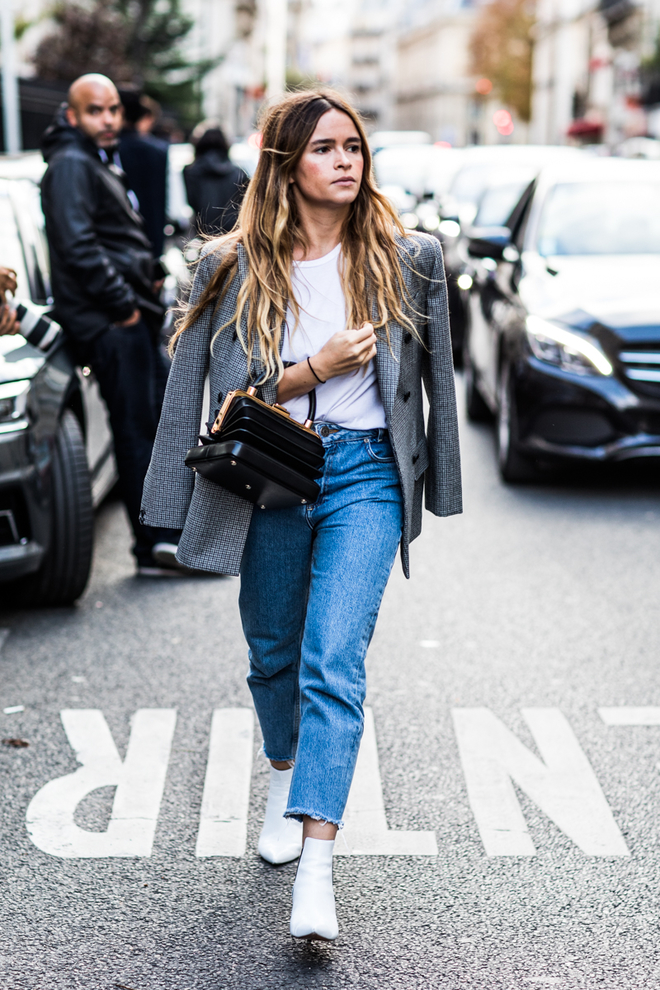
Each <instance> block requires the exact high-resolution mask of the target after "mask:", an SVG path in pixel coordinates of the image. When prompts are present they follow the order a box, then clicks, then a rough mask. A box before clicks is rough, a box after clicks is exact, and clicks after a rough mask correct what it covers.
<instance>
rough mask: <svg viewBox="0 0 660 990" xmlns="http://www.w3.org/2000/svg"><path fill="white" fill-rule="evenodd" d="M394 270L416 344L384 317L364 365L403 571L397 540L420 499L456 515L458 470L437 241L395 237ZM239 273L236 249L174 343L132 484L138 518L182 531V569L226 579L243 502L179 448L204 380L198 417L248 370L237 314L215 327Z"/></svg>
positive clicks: (412, 527)
mask: <svg viewBox="0 0 660 990" xmlns="http://www.w3.org/2000/svg"><path fill="white" fill-rule="evenodd" d="M398 243H399V250H400V251H401V258H402V270H403V274H404V279H405V282H406V288H407V290H408V292H409V293H410V297H411V299H412V302H413V303H414V308H415V310H416V311H417V312H418V313H421V314H424V317H423V318H420V319H419V323H418V329H419V332H420V335H421V337H422V339H423V340H424V343H425V346H424V347H423V346H422V345H421V344H419V343H418V342H417V340H415V338H414V337H413V336H412V335H411V334H410V333H408V332H407V331H406V330H405V328H403V327H401V326H399V325H398V324H396V323H392V324H390V347H388V345H387V343H386V342H385V341H383V340H379V341H378V345H377V355H376V369H377V375H378V386H379V389H380V394H381V399H382V402H383V406H384V408H385V414H386V417H387V424H388V428H389V432H390V441H391V443H392V447H393V450H394V456H395V458H396V463H397V467H398V470H399V478H400V481H401V488H402V491H403V503H404V525H403V534H402V537H401V561H402V564H403V570H404V573H405V575H406V577H408V576H409V564H408V559H409V558H408V547H409V544H410V542H411V540H414V539H415V537H416V536H418V535H419V533H420V531H421V528H422V498H423V493H424V489H425V503H426V508H427V509H429V510H430V511H431V512H433V513H434V514H435V515H437V516H449V515H453V514H454V513H457V512H461V511H462V506H461V473H460V459H459V448H458V425H457V421H456V397H455V392H454V369H453V365H452V353H451V340H450V336H449V315H448V311H447V285H446V281H445V273H444V264H443V260H442V250H441V248H440V242H439V241H438V240H437V239H436V238H434V237H430V236H425V235H416V236H414V237H409V238H400V239H399V241H398ZM218 264H219V258H218V254H217V253H214V252H213V251H209V252H208V253H207V254H206V255H205V256H204V257H203V258H202V259H201V261H200V262H199V265H198V268H197V272H196V274H195V279H194V283H193V289H192V293H191V303H194V302H195V300H196V299H198V298H199V296H200V294H201V291H202V289H203V287H204V286H205V285H206V284H207V282H208V280H209V278H210V276H211V275H212V273H213V272H214V271H215V269H216V267H217V265H218ZM246 274H247V259H246V254H245V251H244V250H243V248H242V245H240V244H239V246H238V277H237V278H235V279H234V280H233V282H232V284H231V286H230V288H229V290H228V292H227V295H226V296H225V298H224V300H223V302H222V305H221V306H220V307H219V309H218V310H217V312H215V313H213V307H212V306H209V307H208V308H207V310H206V311H205V312H204V313H203V314H202V316H201V317H200V318H199V319H198V320H197V321H196V322H195V323H194V325H193V326H191V327H190V328H189V329H188V330H186V332H185V333H184V334H182V335H181V337H180V338H179V341H178V345H177V349H176V354H175V357H174V362H173V364H172V369H171V371H170V376H169V381H168V383H167V391H166V393H165V400H164V403H163V410H162V414H161V418H160V424H159V427H158V433H157V436H156V441H155V443H154V449H153V454H152V458H151V464H150V467H149V471H148V472H147V477H146V479H145V482H144V493H143V497H142V514H141V518H142V521H143V522H145V523H146V524H148V525H150V526H164V527H167V528H171V529H182V530H183V532H182V534H181V539H180V542H179V549H178V553H177V559H178V560H180V561H181V563H182V564H185V565H186V566H187V567H194V568H198V569H200V570H204V571H214V572H216V573H218V574H238V573H239V568H240V563H241V556H242V554H243V547H244V545H245V540H246V537H247V532H248V528H249V525H250V518H251V516H252V505H251V503H250V502H246V501H244V500H243V499H241V498H239V497H238V496H237V495H233V494H232V493H231V492H228V491H226V489H224V488H220V487H219V486H218V485H215V484H214V483H213V482H211V481H207V480H206V479H205V478H202V477H200V476H199V475H197V474H193V472H192V471H190V470H189V469H188V468H187V467H186V466H185V464H184V456H185V454H186V451H187V450H188V448H189V447H194V446H196V444H197V442H198V440H197V434H198V432H199V424H200V419H201V412H202V408H201V407H202V398H203V392H204V382H205V379H206V375H207V374H208V375H209V382H210V394H211V404H210V409H209V411H208V413H209V415H208V417H207V418H211V416H212V414H213V411H214V410H215V409H216V408H217V407H218V406H219V405H220V404H221V402H222V399H223V398H224V396H226V394H227V393H228V392H230V391H231V390H232V389H244V388H246V387H247V386H248V385H249V384H250V382H251V381H255V380H256V379H257V378H258V377H259V374H260V368H259V366H258V364H257V362H256V361H255V362H254V364H253V367H252V368H251V369H250V371H248V367H247V360H246V357H245V351H244V350H243V347H242V345H241V342H240V340H239V339H238V332H240V333H241V334H242V336H243V339H244V340H245V339H246V333H247V327H246V319H245V318H244V319H243V321H242V325H241V327H240V330H239V331H237V328H236V326H235V325H234V324H232V325H230V326H227V327H226V329H225V330H223V331H222V333H220V334H219V336H218V337H217V338H216V340H215V343H214V345H213V353H212V354H211V350H210V340H211V338H212V336H213V335H214V333H215V331H216V330H217V329H218V328H219V327H221V326H222V325H223V324H224V323H227V321H228V320H230V319H231V317H232V315H233V313H234V312H235V309H236V297H237V294H238V289H239V286H240V284H241V282H242V281H243V279H244V278H245V277H246ZM422 380H423V382H424V387H425V389H426V393H427V396H428V400H429V416H428V426H427V427H426V428H425V424H424V410H423V403H422ZM276 394H277V384H276V382H275V381H273V380H270V381H267V382H266V383H265V384H264V385H263V386H262V388H261V396H262V398H263V399H264V401H265V402H274V401H275V400H276Z"/></svg>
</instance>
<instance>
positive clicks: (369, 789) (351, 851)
mask: <svg viewBox="0 0 660 990" xmlns="http://www.w3.org/2000/svg"><path fill="white" fill-rule="evenodd" d="M344 823H345V824H344V828H343V829H341V830H340V831H339V832H338V833H337V841H336V842H335V855H336V856H437V855H438V847H437V844H436V841H435V833H434V832H392V831H390V830H389V829H388V827H387V819H386V817H385V804H384V802H383V787H382V783H381V778H380V769H379V767H378V746H377V744H376V728H375V725H374V715H373V711H372V710H371V708H366V709H365V712H364V735H363V736H362V743H361V745H360V752H359V755H358V759H357V766H356V768H355V776H354V777H353V784H352V786H351V790H350V794H349V795H348V803H347V805H346V812H345V815H344Z"/></svg>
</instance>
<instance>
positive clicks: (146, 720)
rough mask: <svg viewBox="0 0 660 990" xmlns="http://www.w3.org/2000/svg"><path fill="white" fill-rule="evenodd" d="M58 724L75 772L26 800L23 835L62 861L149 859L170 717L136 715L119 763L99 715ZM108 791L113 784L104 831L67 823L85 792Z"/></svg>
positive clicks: (145, 711) (168, 712)
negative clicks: (70, 751)
mask: <svg viewBox="0 0 660 990" xmlns="http://www.w3.org/2000/svg"><path fill="white" fill-rule="evenodd" d="M61 718H62V724H63V725H64V731H65V732H66V734H67V737H68V739H69V742H70V743H71V746H72V748H73V749H74V751H75V754H76V759H77V760H78V762H79V763H81V764H82V766H81V767H79V768H78V769H77V770H76V771H75V772H74V773H70V774H67V775H66V776H64V777H58V778H57V779H56V780H51V781H49V782H48V783H47V784H45V785H44V787H42V788H41V790H40V791H38V792H37V794H35V796H34V797H33V799H32V801H31V802H30V805H29V807H28V810H27V815H26V818H27V830H28V832H29V834H30V837H31V839H32V841H33V842H34V844H35V846H37V848H39V849H41V850H42V851H43V852H46V853H48V854H49V855H51V856H61V857H63V858H66V859H79V858H80V859H91V858H96V857H105V856H150V855H151V849H152V846H153V840H154V834H155V831H156V823H157V820H158V813H159V810H160V802H161V799H162V796H163V788H164V786H165V776H166V774H167V765H168V762H169V757H170V748H171V745H172V736H173V734H174V726H175V724H176V711H174V709H158V708H142V709H140V710H139V711H137V712H136V713H135V716H134V717H133V720H132V727H131V735H130V739H129V743H128V748H127V752H126V759H125V760H124V761H123V763H122V760H121V758H120V756H119V753H118V752H117V747H116V746H115V743H114V740H113V738H112V735H111V734H110V729H109V728H108V724H107V722H106V720H105V718H104V717H103V713H102V712H100V711H98V710H97V709H93V708H92V709H69V710H66V711H63V712H62V713H61ZM108 786H116V788H117V790H116V792H115V798H114V802H113V806H112V815H111V818H110V822H109V824H108V828H107V831H105V832H88V831H86V830H85V829H82V828H80V827H79V826H78V825H76V824H75V822H74V820H73V816H74V813H75V810H76V808H77V807H78V804H79V803H80V802H81V801H82V799H83V798H84V797H86V796H87V795H88V794H91V793H92V791H95V790H97V789H98V788H99V787H108Z"/></svg>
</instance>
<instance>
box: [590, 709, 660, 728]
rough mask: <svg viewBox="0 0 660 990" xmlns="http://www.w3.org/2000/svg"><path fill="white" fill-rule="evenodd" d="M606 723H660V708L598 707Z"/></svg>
mask: <svg viewBox="0 0 660 990" xmlns="http://www.w3.org/2000/svg"><path fill="white" fill-rule="evenodd" d="M598 714H599V715H600V717H601V718H602V720H603V722H605V724H606V725H660V708H652V707H649V708H599V709H598Z"/></svg>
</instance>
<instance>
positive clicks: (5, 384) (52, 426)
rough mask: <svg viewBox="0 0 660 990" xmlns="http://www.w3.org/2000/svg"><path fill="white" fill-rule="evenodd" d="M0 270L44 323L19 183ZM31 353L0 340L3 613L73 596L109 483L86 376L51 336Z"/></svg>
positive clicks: (99, 408)
mask: <svg viewBox="0 0 660 990" xmlns="http://www.w3.org/2000/svg"><path fill="white" fill-rule="evenodd" d="M28 164H29V163H28ZM7 171H9V172H10V174H14V175H16V174H20V168H18V167H15V166H14V165H11V167H10V166H9V165H8V164H7V163H6V162H2V161H0V175H2V174H3V172H7ZM0 264H2V265H5V266H8V267H11V268H13V269H15V271H16V273H17V276H18V278H17V281H18V288H17V293H16V300H17V301H20V300H24V301H26V302H29V303H31V305H32V307H33V308H34V309H36V310H37V312H43V313H47V312H48V310H49V307H50V305H51V304H52V299H51V295H50V277H49V269H48V252H47V249H46V242H45V235H44V228H43V216H42V214H41V207H40V200H39V189H38V186H37V185H36V183H35V182H33V181H31V180H29V179H20V178H12V179H9V180H7V179H0ZM24 329H25V328H24ZM33 337H34V335H33ZM41 344H42V346H37V345H36V344H35V343H30V342H29V341H28V340H27V339H26V338H25V337H24V336H21V335H16V336H3V337H0V601H3V602H5V603H6V602H7V600H8V599H9V598H10V593H11V597H13V599H14V600H15V601H19V602H24V603H27V604H35V605H36V604H41V605H43V604H53V605H54V604H68V603H71V602H73V601H75V600H76V598H78V597H79V596H80V594H81V593H82V591H83V590H84V588H85V585H86V583H87V579H88V576H89V571H90V566H91V559H92V548H93V510H94V507H95V506H97V505H98V504H99V503H100V502H101V500H102V499H103V498H104V496H105V495H106V494H107V493H108V491H109V490H110V489H111V488H112V486H113V485H114V483H115V481H116V477H117V474H116V467H115V461H114V455H113V447H112V437H111V434H110V430H109V427H108V422H107V417H106V412H105V406H104V405H103V402H102V400H101V397H100V394H99V389H98V385H97V383H96V381H95V379H94V376H93V374H92V372H91V370H90V369H89V368H82V369H78V368H76V366H75V364H74V362H73V360H72V358H71V357H70V355H69V354H68V352H67V350H66V347H65V346H64V342H63V337H62V335H61V334H59V335H57V334H53V333H50V334H47V335H46V336H44V337H43V338H42V339H41ZM44 347H45V349H44Z"/></svg>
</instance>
